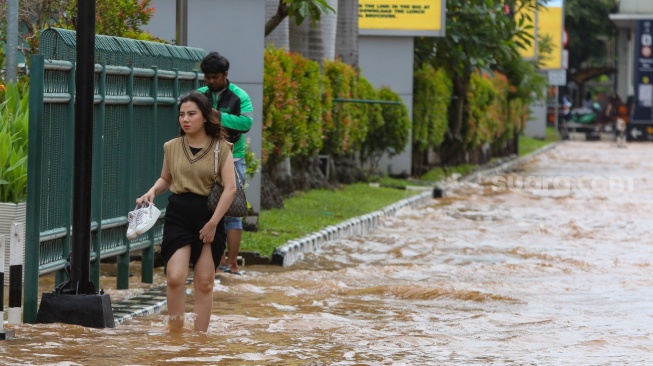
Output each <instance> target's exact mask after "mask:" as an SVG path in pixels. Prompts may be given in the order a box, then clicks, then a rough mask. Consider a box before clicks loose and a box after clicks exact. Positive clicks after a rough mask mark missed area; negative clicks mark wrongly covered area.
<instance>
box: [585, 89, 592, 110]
mask: <svg viewBox="0 0 653 366" xmlns="http://www.w3.org/2000/svg"><path fill="white" fill-rule="evenodd" d="M592 102H593V101H592V93H590V92H587V94H585V99H583V108H588V109H589V108H592Z"/></svg>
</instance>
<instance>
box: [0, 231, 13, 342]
mask: <svg viewBox="0 0 653 366" xmlns="http://www.w3.org/2000/svg"><path fill="white" fill-rule="evenodd" d="M4 306H5V237H4V235H0V340H8V339H14V337H15V336H16V334H15V331H13V330H5V329H4V322H5V311H4Z"/></svg>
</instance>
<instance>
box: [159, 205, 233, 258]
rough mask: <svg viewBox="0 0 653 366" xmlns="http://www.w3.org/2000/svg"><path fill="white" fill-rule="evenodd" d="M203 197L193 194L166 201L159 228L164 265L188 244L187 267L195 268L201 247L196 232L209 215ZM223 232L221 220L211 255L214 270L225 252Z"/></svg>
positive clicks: (208, 218)
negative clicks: (163, 218) (161, 224)
mask: <svg viewBox="0 0 653 366" xmlns="http://www.w3.org/2000/svg"><path fill="white" fill-rule="evenodd" d="M206 200H207V197H206V196H200V195H197V194H194V193H180V194H174V193H173V194H171V195H170V197H168V207H167V208H166V214H165V222H164V225H163V241H162V243H161V256H163V259H164V260H165V262H166V264H167V263H168V261H169V260H170V258H172V255H173V254H175V252H176V251H177V249H179V248H182V247H185V246H186V245H189V244H190V253H191V254H190V264H192V265H193V266H195V264H196V263H197V260H198V259H199V257H200V254H201V253H202V246H203V245H204V243H203V242H202V240H200V230H201V229H202V227H204V225H205V224H206V223H207V222H208V221H209V220H210V219H211V216H212V215H213V213H212V212H210V211H209V210H208V209H207V207H206ZM226 242H227V231H226V230H225V226H224V217H223V218H222V219H221V220H220V223H219V224H218V226H217V228H216V230H215V237H214V238H213V243H212V244H211V253H212V256H213V264H214V265H215V267H216V268H217V266H218V265H219V264H220V258H221V257H222V254H223V253H224V250H225V244H226Z"/></svg>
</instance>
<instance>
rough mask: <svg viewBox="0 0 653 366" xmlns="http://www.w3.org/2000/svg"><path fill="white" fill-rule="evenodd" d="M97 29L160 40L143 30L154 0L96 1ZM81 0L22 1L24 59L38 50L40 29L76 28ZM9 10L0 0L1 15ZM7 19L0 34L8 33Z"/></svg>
mask: <svg viewBox="0 0 653 366" xmlns="http://www.w3.org/2000/svg"><path fill="white" fill-rule="evenodd" d="M95 3H96V12H95V13H96V17H95V29H96V33H97V34H104V35H109V36H116V37H126V38H134V39H142V40H157V39H156V38H155V37H153V36H152V35H150V34H149V33H147V32H144V31H143V30H141V29H140V27H141V26H143V25H145V24H147V23H148V22H149V21H150V19H151V18H152V16H153V15H154V11H155V9H154V7H153V6H152V5H151V0H139V1H134V0H96V1H95ZM77 4H78V0H21V1H20V2H19V9H18V28H19V30H20V32H22V33H21V37H22V41H21V42H19V45H21V49H22V52H23V56H24V57H25V60H29V57H28V54H35V53H38V47H39V35H40V32H41V31H42V30H44V29H46V28H49V27H58V28H65V29H73V30H75V29H76V27H77ZM6 13H7V2H6V1H2V2H0V14H6ZM6 26H7V23H6V22H1V23H0V34H1V35H2V38H5V36H6V30H5V27H6Z"/></svg>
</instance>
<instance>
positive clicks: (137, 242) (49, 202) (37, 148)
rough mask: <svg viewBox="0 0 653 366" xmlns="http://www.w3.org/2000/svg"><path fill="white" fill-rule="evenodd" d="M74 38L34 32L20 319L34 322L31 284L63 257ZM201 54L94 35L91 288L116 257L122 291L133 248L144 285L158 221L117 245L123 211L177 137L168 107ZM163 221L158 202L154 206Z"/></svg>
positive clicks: (195, 76)
mask: <svg viewBox="0 0 653 366" xmlns="http://www.w3.org/2000/svg"><path fill="white" fill-rule="evenodd" d="M75 40H76V35H75V32H74V31H69V30H63V29H56V28H50V29H47V30H45V31H43V33H42V34H41V45H40V51H41V54H40V55H34V56H32V58H31V65H30V116H29V147H28V187H27V190H28V193H27V223H26V240H25V241H26V249H25V251H26V253H25V291H24V309H23V318H24V321H25V322H26V323H34V322H35V321H36V313H37V310H38V278H39V276H40V275H43V274H47V273H51V272H56V273H57V275H56V276H57V283H60V282H62V281H63V280H65V277H64V275H65V274H64V273H63V268H64V265H65V264H66V259H67V258H68V256H69V254H70V250H71V233H72V231H71V223H72V195H73V186H72V182H73V179H72V178H73V173H74V171H73V165H74V156H73V152H74V124H75V121H74V95H75V81H74V80H75V72H74V66H75V65H74V61H75V58H76V47H75ZM204 55H205V52H204V50H201V49H196V48H189V47H178V46H171V45H165V44H158V43H153V42H145V41H136V40H131V39H125V38H118V37H109V36H100V35H98V36H96V50H95V62H96V66H95V109H94V120H93V121H92V123H93V171H92V172H87V173H88V174H92V191H91V192H88V195H87V197H88V199H89V200H90V202H91V221H92V222H91V238H92V242H91V243H89V245H92V247H91V248H92V249H91V261H92V263H91V281H93V282H94V284H95V286H96V288H100V287H99V280H100V261H99V260H98V259H101V258H107V257H117V262H118V279H117V282H118V283H117V288H119V289H126V288H128V287H129V261H130V253H131V252H133V251H137V250H142V260H143V265H142V268H143V269H142V275H141V280H142V281H143V282H145V283H151V282H152V281H153V260H154V246H155V245H157V244H159V243H160V241H161V237H162V233H163V225H162V224H163V220H162V219H159V222H158V223H157V224H156V225H155V226H154V228H153V229H152V230H150V231H149V232H148V233H147V234H145V235H142V236H140V237H138V238H135V239H133V240H128V239H127V238H126V235H125V233H126V230H127V225H128V224H127V212H128V211H130V210H132V209H133V208H134V206H135V200H136V198H137V197H139V196H140V195H142V194H143V193H145V192H146V191H147V190H148V189H149V188H150V187H151V185H152V184H153V183H154V181H155V180H156V178H157V177H158V176H159V174H160V171H161V163H162V161H163V143H164V142H165V141H168V140H169V139H171V138H173V137H174V136H176V135H177V134H178V133H179V126H178V125H177V111H176V108H177V105H176V101H177V98H178V97H179V95H180V93H185V92H187V91H190V90H192V89H196V88H197V87H198V86H199V80H200V75H201V74H199V73H198V72H197V71H196V70H197V68H198V64H199V62H200V61H201V59H202V58H203V57H204ZM155 203H156V205H157V206H158V207H159V208H160V209H161V210H162V217H163V216H164V215H165V208H166V206H167V196H165V195H164V196H159V197H157V199H156V201H155Z"/></svg>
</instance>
